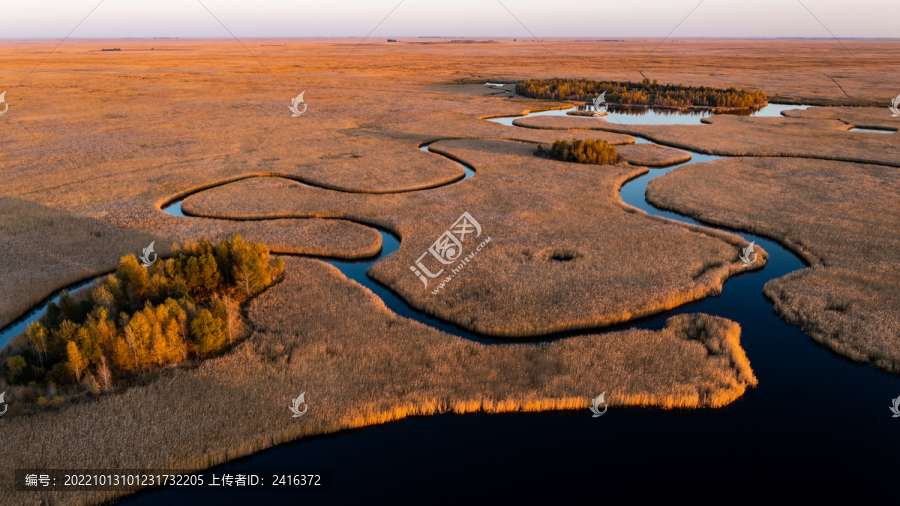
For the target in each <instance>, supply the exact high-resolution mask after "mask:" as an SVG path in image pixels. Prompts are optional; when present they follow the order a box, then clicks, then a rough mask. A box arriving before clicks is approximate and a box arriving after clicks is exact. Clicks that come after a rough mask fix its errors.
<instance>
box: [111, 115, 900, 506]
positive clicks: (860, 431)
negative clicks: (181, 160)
mask: <svg viewBox="0 0 900 506" xmlns="http://www.w3.org/2000/svg"><path fill="white" fill-rule="evenodd" d="M785 108H796V106H781V109H779V110H778V112H779V113H780V111H781V110H783V109H785ZM760 112H761V113H762V114H760V115H762V116H765V115H768V114H767V113H768V112H770V111H765V108H764V110H763V111H760ZM548 113H550V112H544V113H534V114H532V115H541V114H548ZM552 114H564V112H562V111H553V112H552ZM638 117H640V116H638ZM663 117H664V119H665V120H666V121H670V119H674V118H677V115H669V114H666V115H663ZM686 120H690V122H692V123H693V122H694V121H696V122H699V119H698V118H696V117H693V116H688V117H683V118H682V121H683V122H684V121H686ZM491 121H496V122H498V123H502V124H507V125H511V122H512V119H510V118H496V119H493V120H491ZM667 124H672V123H667ZM681 124H684V123H681ZM638 142H640V143H646V142H649V141H647V140H644V139H639V140H638ZM422 149H424V150H428V148H427V146H425V147H423V148H422ZM692 156H693V158H692V159H691V160H690V161H689V162H687V163H684V164H680V165H676V166H673V167H668V168H663V169H650V171H649V173H648V174H646V175H643V176H640V177H638V178H636V179H634V180H632V181H630V182H628V183H626V184H625V185H624V186H623V188H622V190H621V196H622V200H623V201H624V202H625V203H627V204H629V205H632V206H634V207H637V208H640V209H642V210H644V211H646V212H647V213H649V214H653V215H658V216H665V217H668V218H672V219H675V220H678V221H681V222H685V223H693V224H699V223H698V222H696V221H695V220H693V219H691V218H688V217H685V216H682V215H679V214H677V213H672V212H667V211H662V210H658V209H656V208H655V207H653V206H652V205H651V204H649V203H647V201H646V199H645V191H646V188H647V184H648V183H649V182H650V181H651V180H652V179H655V178H657V177H660V176H662V175H664V174H667V173H668V172H670V171H673V170H677V169H678V168H679V167H682V166H684V165H688V164H692V163H700V162H704V161H709V160H714V159H717V158H719V157H715V156H709V155H702V154H699V153H692ZM464 168H465V169H466V171H467V173H466V177H465V178H464V179H468V178H470V177H472V175H473V174H474V172H473V171H472V170H471V168H468V167H464ZM458 183H459V182H457V183H453V184H458ZM180 207H181V206H180V202H178V203H176V204H174V205H172V206H170V207H168V208H166V209H165V211H166V212H168V213H170V214H173V215H176V216H184V215H183V213H181V209H180ZM732 232H734V231H732ZM735 233H738V234H739V235H741V236H742V237H744V238H745V239H747V240H748V241H756V243H757V244H759V245H760V246H762V247H763V248H764V249H765V250H766V251H767V252H768V254H769V262H768V264H767V265H766V266H765V267H764V268H763V269H761V270H755V271H749V272H747V273H745V274H742V275H739V276H736V277H733V278H730V279H729V280H728V281H727V282H726V283H725V286H724V288H723V291H722V295H721V296H719V297H710V298H706V299H703V300H700V301H697V302H694V303H690V304H686V305H684V306H681V307H679V308H677V309H675V310H672V311H669V312H666V313H663V314H660V315H656V316H654V317H650V318H646V319H644V320H641V321H637V322H632V323H630V324H627V325H622V326H618V327H616V328H615V329H616V330H618V329H621V328H628V327H640V328H650V329H658V328H661V327H662V326H663V325H664V323H665V319H667V318H668V317H670V316H672V315H674V314H680V313H695V312H704V313H708V314H712V315H716V316H722V317H724V318H728V319H730V320H733V321H736V322H738V323H739V324H740V325H741V328H742V334H741V344H742V346H743V347H744V349H745V350H746V352H747V356H748V357H749V359H750V362H751V365H752V367H753V370H754V372H755V373H756V375H757V377H758V379H759V386H758V387H757V388H754V389H751V390H749V391H748V392H747V393H746V394H745V395H744V396H743V397H742V398H741V399H739V400H738V401H736V402H734V403H732V404H731V405H729V406H726V407H724V408H720V409H697V410H658V409H642V408H610V409H609V411H608V413H607V414H606V415H605V416H603V417H602V418H598V419H594V418H592V417H591V416H590V413H589V412H588V411H587V410H583V411H582V410H578V411H554V412H541V413H528V414H501V415H486V414H471V415H463V416H460V415H453V414H444V415H437V416H430V417H413V418H408V419H405V420H401V421H398V422H393V423H388V424H383V425H377V426H373V427H368V428H363V429H358V430H350V431H343V432H341V433H338V434H334V435H329V436H320V437H313V438H304V439H302V440H299V441H296V442H293V443H288V444H284V445H279V446H277V447H274V448H271V449H269V450H265V451H262V452H259V453H257V454H254V455H252V456H250V457H246V458H243V459H238V460H235V461H232V462H229V463H227V464H223V465H221V466H218V467H217V469H219V470H228V471H229V472H241V471H249V470H252V469H271V468H283V469H303V468H329V469H332V470H333V476H334V481H333V491H332V492H328V493H321V492H301V493H300V494H298V495H295V494H297V493H296V492H295V491H293V490H291V491H286V492H284V493H281V492H266V501H267V502H268V503H274V502H275V501H279V502H280V501H287V502H289V503H290V502H291V501H298V500H299V501H302V502H303V503H304V504H335V503H342V504H344V503H351V502H354V503H362V502H369V501H371V499H372V498H373V497H381V498H384V499H383V501H386V500H387V498H394V497H398V491H399V497H403V498H405V497H410V498H418V499H419V500H420V501H422V502H429V501H431V499H430V498H433V494H434V493H435V491H436V490H446V491H448V492H450V496H452V497H456V498H457V499H459V500H462V498H463V497H478V498H479V500H480V501H487V500H498V501H503V503H505V504H512V503H513V502H514V501H515V502H520V501H525V502H526V503H533V502H535V501H538V500H544V501H553V500H554V498H555V499H557V501H558V497H559V496H558V494H557V491H559V490H564V492H565V496H566V497H567V500H571V499H573V498H575V497H579V496H580V497H581V498H583V499H584V500H585V501H594V500H596V499H598V498H599V497H602V496H603V491H604V490H605V491H607V492H608V493H610V494H613V495H622V494H625V493H629V494H633V495H639V494H640V493H641V490H644V489H646V488H647V487H653V488H655V489H663V488H664V487H670V488H671V489H672V490H673V493H674V491H684V490H685V489H686V488H699V489H702V490H703V492H704V494H705V495H709V494H714V493H721V494H727V495H723V498H726V497H729V498H730V497H735V495H736V494H738V495H739V494H740V493H741V490H742V489H747V488H749V489H752V488H753V487H754V486H755V485H758V484H763V483H764V484H766V485H767V487H769V488H771V486H772V484H774V483H781V484H783V486H790V487H791V488H794V489H796V490H798V492H799V491H800V490H803V493H804V494H805V497H807V498H813V497H826V496H827V494H830V493H833V492H835V491H840V490H846V491H852V490H858V489H859V488H866V487H867V484H874V483H878V484H884V483H888V480H892V479H894V477H895V476H896V472H897V470H898V469H900V466H898V464H897V462H898V461H900V420H897V419H894V420H892V418H891V413H890V411H889V410H888V406H889V405H890V401H891V399H892V398H894V397H896V396H898V395H900V377H898V376H896V375H890V374H886V373H884V372H881V371H879V370H877V369H875V368H873V367H871V366H867V365H861V364H857V363H854V362H851V361H849V360H846V359H844V358H842V357H840V356H838V355H836V354H833V353H831V352H829V351H828V350H827V349H825V348H823V347H821V346H819V345H817V344H816V343H815V342H813V341H812V339H810V338H809V337H808V336H806V335H804V334H803V333H802V332H800V330H799V329H798V328H797V327H793V326H790V325H788V324H786V323H785V322H784V321H782V320H781V319H780V318H779V317H778V316H777V315H776V314H775V313H774V311H773V309H772V305H771V303H770V302H769V301H768V300H766V298H765V297H764V295H763V285H764V284H765V283H766V282H767V281H769V280H770V279H774V278H779V277H781V276H784V275H785V274H787V273H789V272H792V271H795V270H798V269H802V268H804V265H803V263H802V262H801V261H800V259H799V258H798V257H797V256H796V255H794V254H793V253H791V252H790V251H788V250H787V249H785V248H784V247H782V246H781V245H780V244H778V243H777V242H775V241H772V240H770V239H767V238H765V237H761V236H756V235H753V234H748V233H745V232H735ZM381 235H382V240H383V246H382V252H381V253H380V254H379V255H378V256H377V257H376V258H372V259H368V260H364V261H340V260H326V261H328V263H331V264H332V265H334V266H336V267H337V268H338V269H340V270H341V272H343V273H344V274H345V275H346V276H347V277H348V278H351V279H354V280H356V281H357V282H359V283H361V284H362V285H364V286H366V287H367V288H368V289H370V290H372V291H373V292H374V293H375V294H376V295H377V296H379V297H380V298H381V299H382V300H383V301H384V302H385V304H386V305H387V307H388V308H390V309H391V310H392V311H394V312H396V313H398V314H401V315H403V316H406V317H408V318H412V319H415V320H417V321H420V322H423V323H425V324H427V325H430V326H433V327H435V328H438V329H440V330H443V331H446V332H448V333H452V334H455V335H460V336H462V337H465V338H468V339H477V340H479V341H483V342H491V343H498V340H496V339H483V338H481V337H479V336H476V335H473V334H472V333H469V332H467V331H465V330H463V329H460V328H458V327H456V326H453V325H450V324H447V323H444V322H441V321H439V320H436V319H433V318H430V317H428V316H425V315H422V314H420V313H418V312H417V311H415V310H413V309H411V308H410V307H409V306H408V305H407V304H406V303H404V302H403V301H402V300H401V299H399V298H398V297H397V296H396V295H394V294H393V292H391V291H390V290H389V289H387V288H385V287H383V286H381V285H379V284H377V283H375V282H374V281H372V280H371V279H370V278H369V277H368V276H367V275H366V273H365V271H366V269H368V267H369V266H371V265H372V264H374V263H375V262H377V261H378V260H379V259H380V258H382V257H383V256H385V255H388V254H390V253H392V252H394V251H396V250H397V249H398V248H399V241H398V239H397V238H396V237H394V236H393V235H391V234H390V233H387V232H385V231H381ZM609 330H611V329H605V330H601V331H597V332H596V334H601V335H602V334H603V333H605V332H608V331H609ZM585 333H587V332H581V334H585ZM557 337H559V336H550V337H548V338H557ZM598 393H599V392H598ZM651 477H652V478H651ZM651 479H652V482H650V481H648V480H651ZM501 484H502V486H499V485H501ZM798 487H799V488H798ZM516 490H518V491H519V492H516ZM211 494H212V495H211ZM598 494H599V495H598ZM211 498H214V500H215V501H216V503H217V504H235V505H237V504H255V503H257V502H258V501H259V497H258V496H256V495H253V494H252V493H248V492H242V491H239V490H232V491H228V492H222V493H214V492H213V493H211V492H203V493H201V492H192V491H184V490H176V489H174V488H163V489H154V490H148V491H145V492H142V493H139V494H136V495H133V496H130V497H126V498H124V499H123V500H122V501H121V502H123V503H129V504H148V505H149V504H160V503H162V502H165V503H166V504H167V505H168V506H175V505H191V506H193V504H196V503H197V502H198V501H201V502H207V501H209V500H210V499H211ZM436 499H437V500H436V501H434V502H435V503H445V502H447V500H448V499H447V498H446V497H438V498H436ZM401 502H402V501H401ZM567 502H568V501H567Z"/></svg>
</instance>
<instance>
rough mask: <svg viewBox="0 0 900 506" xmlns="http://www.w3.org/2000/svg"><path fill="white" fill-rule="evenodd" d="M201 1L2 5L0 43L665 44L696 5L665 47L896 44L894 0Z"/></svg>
mask: <svg viewBox="0 0 900 506" xmlns="http://www.w3.org/2000/svg"><path fill="white" fill-rule="evenodd" d="M200 1H202V3H203V4H202V5H201V3H200ZM200 1H198V0H153V1H147V0H103V1H102V2H100V0H16V1H11V0H0V38H7V39H14V38H50V39H60V38H62V37H64V36H65V35H66V34H68V33H69V31H71V30H72V29H73V28H75V26H76V25H78V23H79V22H80V21H81V20H82V19H84V18H85V16H87V15H88V13H89V12H91V10H92V9H94V7H97V4H98V3H99V4H100V5H99V7H97V8H96V10H94V12H93V13H92V14H90V16H88V17H87V19H86V20H85V21H84V22H83V23H82V24H81V25H80V26H79V27H78V28H77V29H76V30H75V31H74V32H73V33H72V35H71V37H73V38H92V37H110V38H121V37H142V38H143V37H230V35H229V34H228V32H227V31H226V30H225V29H224V28H223V27H222V25H220V24H219V23H218V22H217V21H216V19H215V18H213V15H215V17H216V18H218V19H219V20H220V21H221V22H222V23H223V24H224V25H225V26H226V27H227V28H228V29H229V30H230V31H231V32H232V33H234V35H235V36H237V37H238V38H244V37H246V38H252V37H346V36H356V37H364V36H365V35H367V34H368V33H369V32H370V31H371V30H372V29H373V28H375V26H376V25H378V22H379V21H381V20H382V19H383V18H384V17H385V16H387V19H386V20H385V21H384V22H383V23H382V24H381V25H380V26H379V27H378V28H377V29H376V30H375V32H374V33H373V34H372V37H376V38H383V37H392V36H397V37H416V36H444V37H453V36H465V37H521V38H529V37H531V35H529V33H528V30H530V31H531V32H532V33H534V35H535V36H537V37H578V38H614V37H664V36H666V35H667V34H668V33H669V31H671V30H672V29H673V28H675V26H676V25H678V23H679V21H681V20H682V19H683V18H684V17H685V16H687V15H688V13H689V12H691V10H692V9H694V7H697V4H698V3H699V4H700V5H699V7H697V8H696V10H695V11H694V12H693V13H692V14H691V15H690V16H688V17H687V19H686V20H685V21H684V23H682V24H681V26H679V27H678V29H676V30H675V31H674V32H673V33H672V35H671V36H672V37H824V38H827V37H830V36H831V35H830V34H829V32H828V30H830V31H831V32H832V33H834V35H836V36H838V37H900V18H898V17H897V15H898V12H900V3H898V2H897V1H895V0H893V1H892V0H854V1H853V2H848V1H847V0H801V1H802V2H803V5H805V6H806V7H807V8H808V9H809V10H810V11H812V14H814V15H815V16H816V17H817V18H818V19H819V20H820V21H821V22H822V24H824V25H825V27H827V29H828V30H826V28H824V27H823V26H822V24H819V22H817V21H816V19H815V18H814V17H813V15H811V14H810V13H809V12H807V11H806V9H804V8H803V5H801V3H800V2H798V1H797V0H754V1H745V0H704V1H703V2H702V3H700V0H628V1H622V0H614V1H613V0H562V1H555V0H500V1H502V2H503V5H505V6H506V8H507V9H509V11H510V12H511V13H512V14H510V12H507V10H506V9H504V7H503V6H502V5H501V4H500V3H499V2H498V1H497V0H452V1H450V0H403V2H402V3H401V2H400V0H315V1H309V0H306V1H304V0H200ZM398 3H399V4H400V5H399V7H397V8H396V10H394V12H393V13H392V14H390V15H389V16H388V13H389V12H391V10H392V9H394V7H396V6H397V4H398ZM204 5H205V6H206V9H209V11H210V12H211V13H212V14H210V12H207V10H206V9H205V8H204ZM513 16H515V17H513ZM516 18H518V20H519V21H521V23H522V24H520V23H519V21H516ZM523 24H524V25H525V27H527V29H528V30H526V28H523V26H522V25H523Z"/></svg>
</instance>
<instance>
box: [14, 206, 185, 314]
mask: <svg viewBox="0 0 900 506" xmlns="http://www.w3.org/2000/svg"><path fill="white" fill-rule="evenodd" d="M151 241H158V242H157V246H158V247H157V251H167V249H168V248H167V247H163V248H160V247H159V246H161V245H162V244H163V242H164V241H163V240H161V238H160V237H159V236H156V235H152V234H148V233H145V232H140V231H136V230H129V229H127V228H122V227H116V226H114V225H111V224H109V223H106V222H104V221H101V220H97V219H93V218H88V217H85V216H79V215H77V214H74V213H69V212H66V211H63V210H60V209H54V208H52V207H47V206H42V205H40V204H36V203H34V202H29V201H27V200H22V199H18V198H14V197H5V196H0V259H2V260H0V262H2V265H3V267H2V269H0V270H2V272H3V274H2V275H0V327H4V326H6V325H7V324H9V323H10V322H11V321H13V320H15V319H16V318H17V317H19V316H20V315H21V314H23V313H25V312H26V311H27V310H29V309H31V307H32V306H34V305H35V304H37V303H38V302H40V301H41V300H43V299H44V298H46V297H48V296H50V295H51V294H52V293H53V292H55V291H57V290H59V289H61V288H64V287H65V286H67V285H70V284H73V283H76V282H78V281H82V280H85V279H90V278H92V277H95V276H99V275H100V274H103V273H104V272H109V271H111V270H112V269H114V268H115V266H116V265H117V264H118V262H119V258H120V257H122V256H124V255H127V254H130V253H134V254H140V252H141V249H142V248H146V247H147V245H149V244H150V242H151Z"/></svg>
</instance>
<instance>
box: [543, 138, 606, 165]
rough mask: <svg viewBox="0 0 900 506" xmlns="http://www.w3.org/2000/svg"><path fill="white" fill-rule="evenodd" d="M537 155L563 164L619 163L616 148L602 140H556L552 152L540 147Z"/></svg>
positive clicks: (551, 148)
mask: <svg viewBox="0 0 900 506" xmlns="http://www.w3.org/2000/svg"><path fill="white" fill-rule="evenodd" d="M536 154H537V155H538V156H546V157H549V158H553V159H554V160H561V161H563V162H577V163H595V164H613V163H616V162H618V161H619V155H618V153H616V148H615V146H613V145H611V144H609V143H608V142H606V141H603V140H600V139H585V140H583V141H582V140H577V139H576V140H572V141H571V142H569V141H561V140H559V139H556V142H554V143H553V146H551V147H550V150H549V151H547V150H545V149H544V147H543V146H538V147H537V151H536Z"/></svg>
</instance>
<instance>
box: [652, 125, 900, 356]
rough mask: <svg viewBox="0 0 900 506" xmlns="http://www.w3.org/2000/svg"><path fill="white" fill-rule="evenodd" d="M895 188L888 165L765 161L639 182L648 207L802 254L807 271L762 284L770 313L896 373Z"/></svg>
mask: <svg viewBox="0 0 900 506" xmlns="http://www.w3.org/2000/svg"><path fill="white" fill-rule="evenodd" d="M873 135H883V134H873ZM892 135H896V134H892ZM786 195H788V196H789V198H785V196H786ZM898 195H900V171H898V169H895V168H892V167H884V166H879V165H866V164H851V163H842V162H831V161H819V160H800V159H768V158H761V159H754V158H735V159H725V160H716V161H713V162H710V163H703V164H696V165H690V166H687V167H684V168H681V169H679V170H677V171H674V172H672V173H670V174H667V175H665V176H663V177H661V178H658V179H656V180H654V181H652V182H651V183H650V185H649V187H648V189H647V199H648V200H649V201H650V202H652V203H653V204H654V205H657V206H660V207H663V208H666V209H673V210H676V211H678V212H681V213H686V214H689V215H691V216H694V217H697V218H699V219H702V220H704V221H708V222H711V223H716V224H720V225H726V226H729V227H734V228H737V229H741V230H748V231H751V232H754V233H757V234H762V235H765V236H769V237H773V238H775V239H777V240H778V241H779V242H781V243H784V244H785V245H787V246H788V247H790V248H791V249H793V250H794V251H796V252H797V253H799V254H800V255H802V256H803V258H804V259H805V260H806V261H807V262H809V263H810V265H811V268H809V269H803V270H801V271H797V272H793V273H791V274H789V275H788V276H785V277H783V278H779V279H774V280H772V281H769V282H768V283H767V284H766V288H765V293H766V295H767V296H768V297H769V298H771V299H772V300H774V303H775V310H776V311H777V312H778V314H780V315H781V316H782V317H783V318H785V319H786V320H787V321H788V322H790V323H792V324H794V325H799V326H800V328H801V329H802V330H803V332H805V333H806V334H808V335H809V336H811V337H812V338H813V339H815V340H816V341H818V342H820V343H822V344H823V345H825V346H827V347H828V348H830V349H832V350H834V351H836V352H837V353H840V354H841V355H844V356H846V357H849V358H852V359H854V360H858V361H861V362H870V363H872V364H873V365H875V366H877V367H881V368H883V369H886V370H889V371H892V372H895V373H896V372H900V264H898V261H897V251H898V249H900V234H898V233H897V231H898V230H900V209H898V208H897V203H898Z"/></svg>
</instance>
